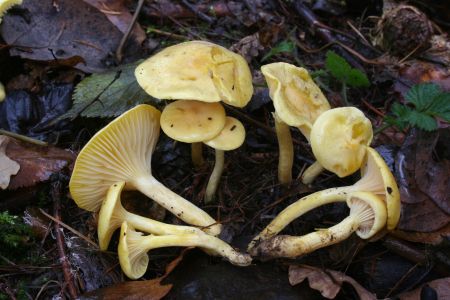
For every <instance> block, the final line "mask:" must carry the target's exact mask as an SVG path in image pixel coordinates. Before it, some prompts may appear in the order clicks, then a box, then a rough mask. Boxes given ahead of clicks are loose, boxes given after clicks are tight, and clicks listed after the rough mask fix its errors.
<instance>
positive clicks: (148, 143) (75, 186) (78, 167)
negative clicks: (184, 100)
mask: <svg viewBox="0 0 450 300" xmlns="http://www.w3.org/2000/svg"><path fill="white" fill-rule="evenodd" d="M160 115H161V113H160V112H159V110H157V109H156V108H154V107H153V106H151V105H146V104H141V105H138V106H136V107H134V108H132V109H130V110H128V111H127V112H125V113H123V114H122V115H121V116H119V117H117V118H116V119H115V120H113V121H112V122H111V123H109V124H108V125H107V126H106V127H104V128H103V129H102V130H100V131H99V132H97V133H96V134H95V135H94V136H93V137H92V138H91V140H90V141H89V142H88V143H87V144H86V145H85V146H84V148H83V149H82V150H81V151H80V153H79V154H78V157H77V160H76V162H75V166H74V169H73V172H72V177H71V179H70V183H69V188H70V194H71V195H72V198H73V200H74V201H75V202H76V203H77V205H78V206H79V207H81V208H83V209H85V210H89V211H97V210H98V209H99V208H100V205H101V204H102V202H103V199H104V198H105V196H106V193H107V191H108V189H109V188H110V186H111V185H113V184H115V183H117V182H120V181H125V182H131V181H132V180H133V179H134V178H135V177H136V176H138V175H142V174H151V157H152V153H153V151H154V149H155V145H156V142H157V140H158V137H159V118H160Z"/></svg>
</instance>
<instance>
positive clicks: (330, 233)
mask: <svg viewBox="0 0 450 300" xmlns="http://www.w3.org/2000/svg"><path fill="white" fill-rule="evenodd" d="M358 226H359V222H358V219H357V218H356V219H355V218H354V217H353V216H348V217H347V218H345V219H344V220H343V221H341V222H340V223H339V224H337V225H334V226H332V227H330V228H327V229H320V230H317V231H315V232H312V233H308V234H306V235H303V236H289V235H279V236H275V237H272V238H270V239H268V240H265V241H262V242H261V243H260V244H259V245H257V246H256V247H254V248H253V249H251V251H250V254H251V255H253V256H262V257H289V258H295V257H297V256H300V255H304V254H307V253H310V252H313V251H315V250H317V249H320V248H323V247H327V246H330V245H333V244H336V243H339V242H340V241H343V240H345V239H347V238H348V237H349V236H350V235H351V234H352V233H353V232H355V231H356V230H357V229H358Z"/></svg>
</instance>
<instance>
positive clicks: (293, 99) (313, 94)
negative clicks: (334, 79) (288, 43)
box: [261, 62, 330, 184]
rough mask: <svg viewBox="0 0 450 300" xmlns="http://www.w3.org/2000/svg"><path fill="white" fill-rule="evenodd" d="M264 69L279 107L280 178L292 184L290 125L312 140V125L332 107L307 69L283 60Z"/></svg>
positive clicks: (277, 131) (277, 130)
mask: <svg viewBox="0 0 450 300" xmlns="http://www.w3.org/2000/svg"><path fill="white" fill-rule="evenodd" d="M261 72H262V73H263V75H264V77H265V78H266V81H267V85H268V86H269V93H270V98H271V99H272V101H273V105H274V107H275V113H274V119H275V129H276V133H277V137H278V144H279V148H280V156H279V163H278V178H279V181H280V183H282V184H288V183H290V182H291V181H292V164H293V159H294V153H293V150H292V149H293V144H292V138H291V134H290V131H289V126H294V127H297V128H298V129H299V130H300V131H301V132H302V134H303V135H304V136H305V137H306V139H307V140H308V141H309V139H310V131H311V128H312V125H313V124H314V122H315V120H316V119H317V118H318V116H319V115H320V114H321V113H323V112H324V111H326V110H328V109H330V104H329V103H328V101H327V99H326V98H325V96H324V95H323V93H322V91H321V90H320V88H319V87H318V86H317V85H316V84H315V83H314V81H313V80H312V78H311V76H310V75H309V73H308V71H307V70H306V69H304V68H299V67H296V66H294V65H291V64H288V63H282V62H279V63H272V64H268V65H264V66H262V67H261ZM319 170H320V171H321V169H319ZM319 173H320V172H319ZM310 181H312V180H310Z"/></svg>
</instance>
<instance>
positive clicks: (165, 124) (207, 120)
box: [161, 100, 226, 143]
mask: <svg viewBox="0 0 450 300" xmlns="http://www.w3.org/2000/svg"><path fill="white" fill-rule="evenodd" d="M225 117H226V116H225V109H224V108H223V106H222V105H221V104H220V103H217V102H216V103H205V102H201V101H195V100H178V101H175V102H172V103H170V104H169V105H167V106H166V107H165V108H164V110H163V112H162V114H161V128H162V130H163V131H164V133H165V134H167V135H168V136H169V137H171V138H172V139H174V140H177V141H180V142H185V143H195V142H201V141H204V140H209V139H212V138H213V137H215V136H217V135H218V134H219V133H220V131H221V130H222V129H223V127H224V126H225Z"/></svg>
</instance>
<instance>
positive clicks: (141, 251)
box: [118, 222, 252, 279]
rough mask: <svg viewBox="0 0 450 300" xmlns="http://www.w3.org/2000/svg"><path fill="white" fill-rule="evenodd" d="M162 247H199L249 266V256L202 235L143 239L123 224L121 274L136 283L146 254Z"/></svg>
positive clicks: (141, 274)
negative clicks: (134, 280) (135, 280)
mask: <svg viewBox="0 0 450 300" xmlns="http://www.w3.org/2000/svg"><path fill="white" fill-rule="evenodd" d="M162 247H201V248H202V249H205V250H208V253H211V254H213V255H218V256H222V257H224V258H226V259H227V260H229V261H230V262H231V263H232V264H234V265H237V266H248V265H249V264H250V263H251V261H252V259H251V257H250V255H248V254H243V253H239V252H237V251H236V250H234V249H233V247H231V246H230V245H228V244H227V243H225V242H224V241H222V240H220V239H219V238H216V237H213V236H210V235H207V234H204V233H201V234H183V235H163V236H154V235H149V236H143V234H142V233H141V232H137V231H135V230H134V228H133V227H132V226H130V225H129V224H127V222H124V223H123V224H122V228H121V231H120V241H119V250H118V254H119V262H120V266H121V267H122V271H123V272H124V273H125V275H127V276H128V277H129V278H131V279H138V278H139V277H142V276H143V275H144V274H145V271H146V270H147V265H148V262H149V257H148V255H147V252H148V251H150V250H152V249H156V248H162Z"/></svg>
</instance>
